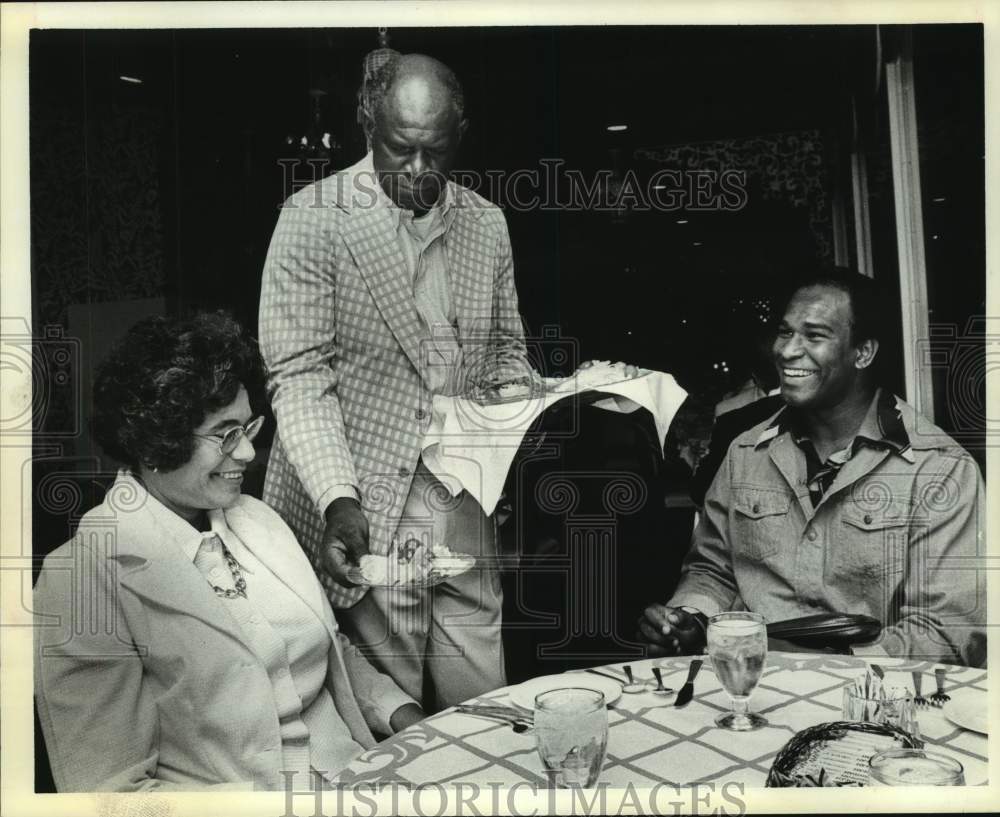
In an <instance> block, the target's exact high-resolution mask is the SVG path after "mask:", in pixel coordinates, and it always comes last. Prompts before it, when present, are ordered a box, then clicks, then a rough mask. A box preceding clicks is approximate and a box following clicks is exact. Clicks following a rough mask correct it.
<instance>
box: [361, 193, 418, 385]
mask: <svg viewBox="0 0 1000 817" xmlns="http://www.w3.org/2000/svg"><path fill="white" fill-rule="evenodd" d="M344 242H345V244H346V245H347V248H348V250H349V252H350V253H351V256H352V257H353V258H354V263H355V265H356V266H357V268H358V271H359V272H360V274H361V277H362V278H364V280H365V283H366V284H367V286H368V290H369V292H371V295H372V299H373V300H374V301H375V306H376V307H378V310H379V312H380V313H381V314H382V318H383V319H384V320H385V322H386V324H387V325H388V326H389V329H390V330H391V331H392V334H393V335H394V336H395V338H396V341H397V342H398V343H399V345H400V348H402V350H403V352H404V353H405V354H406V356H407V357H408V358H409V359H410V362H411V363H412V364H413V366H414V368H415V369H416V370H417V371H418V372H421V373H423V366H421V363H420V316H419V315H418V314H417V308H416V305H415V304H414V302H413V286H412V282H411V281H410V272H409V269H408V268H407V264H406V257H405V256H404V255H403V251H402V250H401V249H400V248H399V244H398V242H397V240H396V234H395V230H394V228H393V224H392V215H391V214H390V213H389V211H388V210H387V209H386V208H385V207H381V206H371V205H369V206H368V207H360V206H355V207H353V208H351V209H350V210H349V211H348V220H347V227H346V229H345V230H344Z"/></svg>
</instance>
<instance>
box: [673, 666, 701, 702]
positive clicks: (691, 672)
mask: <svg viewBox="0 0 1000 817" xmlns="http://www.w3.org/2000/svg"><path fill="white" fill-rule="evenodd" d="M701 663H702V662H701V659H700V658H695V659H694V661H692V662H691V666H690V667H689V668H688V678H687V681H685V682H684V686H682V687H681V691H680V692H678V693H677V700H675V701H674V706H675V707H676V706H685V705H686V704H688V703H690V702H691V699H692V698H693V697H694V679H695V676H696V675H697V674H698V670H700V669H701Z"/></svg>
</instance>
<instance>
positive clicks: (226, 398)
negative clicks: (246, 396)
mask: <svg viewBox="0 0 1000 817" xmlns="http://www.w3.org/2000/svg"><path fill="white" fill-rule="evenodd" d="M263 373H264V366H263V362H262V361H261V358H260V352H259V351H258V349H257V346H256V344H255V343H253V341H250V340H248V339H246V338H244V336H243V331H242V328H241V327H240V325H239V323H237V322H236V321H235V320H234V319H233V318H232V317H231V316H229V315H228V314H226V313H225V312H215V313H199V314H197V315H194V316H193V317H187V318H163V317H155V318H147V319H146V320H143V321H140V322H139V323H137V324H136V325H135V326H133V327H132V328H131V329H130V330H129V331H128V334H126V335H125V337H124V338H122V340H121V341H119V342H118V343H117V344H116V345H115V347H114V348H113V349H112V351H111V353H110V354H109V355H108V357H107V358H106V359H105V360H104V361H103V363H102V364H101V365H100V367H99V368H98V370H97V376H96V378H95V382H94V415H93V419H92V421H91V431H92V433H93V435H94V438H95V439H96V440H97V442H98V443H100V445H101V446H102V447H103V448H104V450H105V451H106V452H107V453H108V454H110V455H111V456H112V457H114V458H115V459H117V460H120V461H121V462H123V463H125V464H126V465H128V466H129V467H130V468H132V469H133V470H138V468H139V466H140V465H143V466H145V467H147V468H158V469H160V470H163V471H172V470H173V469H175V468H179V467H180V466H182V465H184V463H186V462H187V461H188V460H190V459H191V454H192V453H193V451H194V437H193V432H194V430H195V429H196V428H197V427H198V426H199V425H201V423H202V422H204V420H205V417H206V416H207V415H208V414H210V413H211V412H213V411H218V410H219V409H221V408H224V407H225V406H228V405H229V404H230V403H231V402H233V400H235V399H236V395H237V394H238V392H239V388H240V386H241V385H243V386H245V387H246V388H247V389H248V391H250V392H251V393H253V392H254V388H255V386H257V384H258V383H259V382H260V380H261V378H262V377H263Z"/></svg>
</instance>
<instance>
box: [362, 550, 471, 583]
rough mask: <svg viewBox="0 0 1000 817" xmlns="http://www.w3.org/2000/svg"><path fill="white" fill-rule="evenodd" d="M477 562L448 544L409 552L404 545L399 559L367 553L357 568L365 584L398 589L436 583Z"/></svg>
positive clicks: (392, 556)
mask: <svg viewBox="0 0 1000 817" xmlns="http://www.w3.org/2000/svg"><path fill="white" fill-rule="evenodd" d="M411 553H412V555H409V554H411ZM475 563H476V560H475V558H474V557H472V556H469V555H467V554H464V553H456V552H455V551H453V550H451V548H449V547H448V546H447V545H433V546H431V547H420V546H418V547H416V548H414V549H411V550H409V551H408V550H407V548H406V547H405V546H404V547H403V548H401V549H400V553H399V558H397V556H396V555H393V554H390V555H388V556H376V555H374V554H366V555H364V556H362V557H361V560H360V562H359V563H358V569H359V572H360V574H361V579H362V580H363V581H364V583H365V584H370V585H375V586H395V585H402V584H430V583H434V582H436V581H438V580H440V579H444V578H448V577H450V576H457V575H459V574H460V573H464V572H465V571H467V570H468V569H469V568H471V567H472V566H473V565H474V564H475Z"/></svg>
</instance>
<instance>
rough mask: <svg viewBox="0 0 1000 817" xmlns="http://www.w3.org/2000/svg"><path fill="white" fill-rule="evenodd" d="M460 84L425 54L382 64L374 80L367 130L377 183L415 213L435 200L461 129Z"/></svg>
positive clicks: (463, 119)
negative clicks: (377, 178)
mask: <svg viewBox="0 0 1000 817" xmlns="http://www.w3.org/2000/svg"><path fill="white" fill-rule="evenodd" d="M464 104H465V101H464V97H463V94H462V86H461V85H460V84H459V82H458V79H457V78H456V77H455V74H454V73H453V72H452V70H451V69H450V68H448V66H446V65H445V64H444V63H441V62H439V61H438V60H435V59H434V58H433V57H428V56H425V55H423V54H405V55H402V56H399V57H396V58H394V59H392V60H390V61H389V62H388V63H386V65H385V66H383V67H382V69H381V70H380V71H379V73H378V75H377V76H376V77H375V78H374V82H373V87H372V89H371V94H370V96H369V99H368V104H367V105H366V110H365V117H364V119H365V130H366V133H367V134H368V136H369V138H370V140H371V144H372V156H373V160H374V164H375V170H376V172H377V173H378V177H379V183H380V184H381V186H382V189H383V190H385V193H386V195H387V196H389V198H390V199H392V200H393V201H394V202H395V203H396V204H397V205H398V206H399V207H402V208H404V209H406V210H412V211H413V212H414V213H416V214H417V215H421V214H423V213H425V212H427V211H428V210H429V209H430V208H431V207H433V206H434V204H435V203H436V202H437V201H438V199H439V197H440V195H441V192H442V190H443V189H444V184H445V181H446V180H447V176H448V174H449V173H450V172H451V169H452V167H453V166H454V161H455V158H456V156H457V153H458V145H459V143H460V142H461V140H462V135H463V134H464V133H465V129H466V127H467V124H468V123H467V122H466V121H465V118H464Z"/></svg>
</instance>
